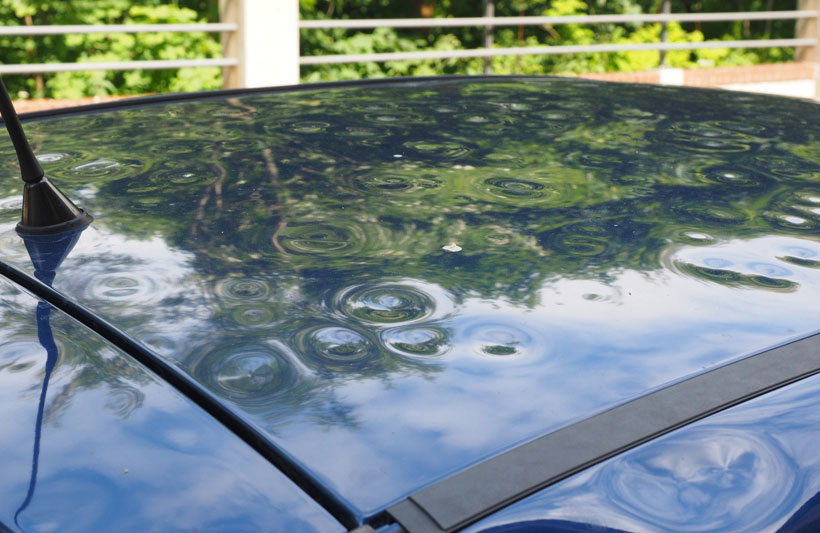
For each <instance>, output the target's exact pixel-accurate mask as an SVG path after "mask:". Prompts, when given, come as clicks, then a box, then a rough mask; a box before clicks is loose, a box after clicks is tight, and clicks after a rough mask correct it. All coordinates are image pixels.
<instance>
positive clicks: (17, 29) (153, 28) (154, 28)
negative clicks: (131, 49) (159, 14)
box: [0, 22, 238, 35]
mask: <svg viewBox="0 0 820 533" xmlns="http://www.w3.org/2000/svg"><path fill="white" fill-rule="evenodd" d="M237 29H238V26H237V25H236V24H234V23H229V22H220V23H216V22H215V23H210V24H78V25H73V26H0V35H65V34H76V33H159V32H171V33H183V32H196V31H204V32H223V31H224V32H232V31H237Z"/></svg>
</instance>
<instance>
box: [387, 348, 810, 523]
mask: <svg viewBox="0 0 820 533" xmlns="http://www.w3.org/2000/svg"><path fill="white" fill-rule="evenodd" d="M817 373H820V334H817V333H815V334H812V335H810V336H807V337H804V338H802V339H799V340H796V341H793V342H790V343H788V344H784V345H781V346H778V347H776V348H772V349H769V350H765V351H763V352H760V353H758V354H757V355H752V356H750V357H746V358H744V359H741V360H739V361H735V362H733V363H730V364H727V365H725V366H722V367H720V368H717V369H714V370H711V371H708V372H705V373H703V374H699V375H697V376H694V377H691V378H689V379H686V380H684V381H680V382H678V383H675V384H673V385H670V386H668V387H665V388H662V389H659V390H657V391H654V392H651V393H649V394H647V395H645V396H642V397H640V398H637V399H635V400H632V401H629V402H627V403H624V404H621V405H619V406H617V407H615V408H613V409H610V410H608V411H604V412H602V413H599V414H597V415H594V416H592V417H590V418H587V419H585V420H582V421H580V422H577V423H574V424H572V425H570V426H567V427H565V428H562V429H559V430H557V431H554V432H552V433H549V434H547V435H544V436H542V437H539V438H537V439H535V440H533V441H530V442H528V443H525V444H523V445H521V446H518V447H516V448H513V449H511V450H509V451H507V452H504V453H502V454H500V455H497V456H495V457H492V458H490V459H488V460H486V461H484V462H481V463H478V464H476V465H474V466H472V467H470V468H468V469H466V470H464V471H462V472H459V473H457V474H454V475H452V476H450V477H448V478H445V479H443V480H442V481H439V482H438V483H434V484H433V485H430V486H428V487H425V488H423V489H421V490H419V491H417V492H415V493H413V494H412V495H410V496H409V497H408V498H407V499H405V500H403V501H401V502H399V503H398V504H395V505H393V506H392V507H390V508H388V513H389V514H390V515H391V516H392V517H393V518H394V519H395V520H396V521H397V522H398V523H399V524H401V525H402V527H404V528H405V529H406V530H407V531H408V532H409V533H415V532H420V531H425V532H432V531H447V532H449V531H454V530H456V529H459V528H462V527H465V526H468V525H470V524H472V523H474V522H476V521H477V520H479V519H481V518H483V517H485V516H487V515H489V514H491V513H493V512H495V511H497V510H499V509H501V508H503V507H506V506H508V505H510V504H511V503H514V502H516V501H518V500H521V499H522V498H524V497H526V496H529V495H530V494H533V493H534V492H537V491H539V490H541V489H544V488H545V487H548V486H550V485H552V484H554V483H557V482H558V481H561V480H563V479H565V478H567V477H569V476H571V475H573V474H576V473H578V472H580V471H582V470H584V469H586V468H589V467H590V466H593V465H595V464H597V463H600V462H601V461H604V460H606V459H608V458H610V457H613V456H616V455H618V454H620V453H623V452H625V451H627V450H630V449H632V448H634V447H636V446H639V445H640V444H643V443H645V442H648V441H650V440H653V439H655V438H658V437H660V436H662V435H665V434H667V433H669V432H671V431H674V430H675V429H678V428H680V427H683V426H686V425H688V424H691V423H693V422H695V421H698V420H701V419H703V418H706V417H708V416H710V415H712V414H715V413H717V412H719V411H723V410H724V409H727V408H729V407H732V406H735V405H738V404H740V403H743V402H745V401H747V400H750V399H752V398H755V397H757V396H760V395H762V394H765V393H767V392H770V391H772V390H775V389H778V388H781V387H783V386H785V385H788V384H791V383H794V382H796V381H799V380H801V379H804V378H806V377H809V376H811V375H814V374H817Z"/></svg>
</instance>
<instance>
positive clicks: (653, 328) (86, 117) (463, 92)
mask: <svg viewBox="0 0 820 533" xmlns="http://www.w3.org/2000/svg"><path fill="white" fill-rule="evenodd" d="M27 133H28V135H29V136H30V137H31V138H32V140H33V142H34V144H35V147H36V148H37V153H38V157H39V158H40V160H41V162H42V164H43V166H44V169H45V171H46V174H47V175H48V176H49V178H50V179H51V180H52V181H54V182H56V183H58V184H59V185H60V187H61V188H62V189H63V190H64V192H66V193H68V195H69V196H71V197H72V198H73V199H74V200H75V201H76V202H77V203H79V204H81V205H82V206H83V207H84V208H86V209H87V210H88V211H89V212H90V213H92V214H93V215H94V217H95V219H96V220H95V222H94V224H93V225H92V226H91V227H90V228H89V229H88V230H86V231H85V232H84V233H83V234H82V236H81V238H80V241H79V243H78V244H77V247H76V249H75V250H74V251H73V252H72V254H71V255H70V256H69V258H68V259H67V260H66V261H65V263H64V264H63V265H62V267H61V269H60V272H59V275H58V277H57V280H56V282H55V287H56V288H57V289H58V290H59V291H61V292H62V293H64V294H66V295H68V296H70V297H71V298H73V299H74V300H76V301H77V302H79V303H81V304H83V305H85V306H86V307H88V308H89V309H90V310H92V311H93V312H95V313H97V314H98V315H99V316H101V317H102V318H104V319H105V320H107V321H109V322H110V323H112V324H113V325H114V326H116V327H117V328H119V329H120V330H122V331H123V332H125V333H126V334H128V335H129V336H131V337H132V338H133V339H135V340H137V341H138V342H140V343H142V344H143V345H144V346H145V347H147V348H148V349H150V350H152V351H154V352H156V354H158V355H159V356H161V357H162V358H164V360H165V361H167V362H169V363H171V364H172V365H175V366H176V367H177V368H179V369H180V370H181V371H183V372H184V373H186V374H187V375H188V376H190V377H192V378H193V379H195V380H196V381H198V382H199V383H200V384H201V385H202V386H203V387H204V388H205V389H206V390H207V391H208V392H209V394H212V395H213V396H214V397H215V398H218V399H219V401H220V402H222V404H223V405H224V406H225V407H226V408H227V409H229V410H230V411H232V412H233V413H234V414H235V415H236V416H238V417H240V418H241V419H242V420H243V421H244V422H245V423H246V424H248V425H249V426H250V427H251V428H253V430H254V431H256V432H258V434H260V435H262V436H264V439H265V440H266V445H269V446H271V447H272V448H273V449H274V450H276V453H278V454H280V455H281V456H282V457H283V458H284V460H285V461H286V462H288V464H291V465H293V468H294V469H295V470H296V471H298V472H301V473H302V474H301V475H303V476H304V477H305V478H307V479H309V480H311V482H313V483H315V484H317V485H318V486H320V487H322V490H323V491H325V492H326V493H327V495H328V497H329V498H330V499H332V500H334V501H336V502H338V505H339V506H340V507H341V508H343V509H345V510H346V512H347V513H349V515H350V516H353V517H354V518H355V520H356V521H361V520H364V519H368V518H371V517H374V516H377V515H378V514H379V513H381V512H383V511H384V509H386V508H387V507H389V506H390V505H392V504H395V503H396V502H399V501H401V500H402V499H404V498H405V497H407V496H408V495H409V494H411V493H414V492H415V491H417V490H419V489H421V488H423V487H425V486H428V485H430V484H432V483H434V482H436V481H439V480H441V479H443V478H445V477H447V476H448V475H451V474H453V473H456V472H459V471H461V470H463V469H465V468H468V467H470V466H472V465H475V464H476V463H478V462H480V461H482V460H485V459H487V458H489V457H493V456H496V455H497V454H499V453H501V452H503V451H505V450H508V449H510V448H512V447H515V446H516V445H519V444H521V443H523V442H527V441H530V440H532V439H535V438H537V437H539V436H542V435H545V434H547V433H549V432H551V431H555V430H557V429H559V428H562V427H565V426H567V425H569V424H571V423H573V422H576V421H579V420H582V419H586V418H588V417H590V416H591V415H594V414H596V413H600V412H603V411H606V410H608V409H611V408H612V407H614V406H616V405H619V404H622V403H624V402H627V401H629V400H633V399H635V398H638V397H641V396H643V395H645V394H647V393H649V392H651V391H654V390H657V389H659V388H661V387H663V386H666V385H669V384H672V383H675V382H678V381H680V380H683V379H685V378H687V377H691V376H695V375H698V374H700V373H703V372H704V371H706V370H709V369H713V368H716V367H719V366H721V365H724V364H727V363H729V362H732V361H736V360H738V359H740V358H743V357H744V356H747V355H749V354H752V353H755V352H758V351H760V350H763V349H766V348H770V347H773V346H777V345H780V344H783V343H785V342H787V341H790V340H794V339H797V338H800V337H803V336H805V335H808V334H810V333H813V332H815V331H816V330H817V329H818V320H817V313H816V311H815V310H816V302H817V301H818V296H820V284H818V283H817V280H818V267H820V241H818V239H817V227H818V224H820V185H818V179H820V138H819V136H820V108H818V107H817V106H816V105H815V104H812V103H808V102H801V101H795V100H785V99H778V98H771V97H763V96H751V95H739V94H736V93H721V92H716V91H687V90H681V89H672V88H664V87H645V86H635V85H608V84H600V83H594V82H587V81H578V80H568V79H517V80H514V79H484V80H465V79H457V80H437V81H419V82H411V83H398V84H389V83H387V84H383V85H365V86H359V87H324V88H323V87H318V88H309V89H303V90H298V91H270V92H259V93H249V94H228V95H211V96H209V97H207V98H202V99H198V100H193V101H176V102H174V101H171V102H154V103H151V104H150V105H141V106H134V107H123V108H118V109H113V110H109V111H105V112H102V111H100V112H97V113H93V114H79V115H66V116H63V117H54V118H49V119H44V120H38V121H35V122H31V123H29V124H28V125H27ZM0 155H3V156H7V157H11V152H10V147H7V146H6V145H3V146H2V147H0ZM2 172H3V173H4V174H6V176H5V179H3V180H2V182H3V183H4V184H6V185H4V187H5V188H6V189H5V190H4V191H3V195H2V197H3V198H2V199H0V205H2V206H3V207H4V208H5V209H4V210H3V211H0V220H2V221H3V222H4V224H5V225H4V229H5V233H4V234H3V235H2V237H0V239H1V240H0V249H2V254H3V258H4V260H5V261H7V262H10V263H12V264H14V265H17V266H18V267H20V268H23V269H28V270H31V266H30V263H29V258H28V255H27V253H26V250H25V248H24V247H23V245H22V243H21V241H20V240H19V238H18V237H17V236H16V235H15V234H14V231H13V227H14V223H15V222H16V221H17V219H18V217H19V214H18V212H17V209H18V204H17V202H18V200H17V198H18V197H19V193H20V189H19V187H18V185H17V181H16V180H15V178H14V177H13V174H14V169H13V168H9V167H6V168H4V169H2Z"/></svg>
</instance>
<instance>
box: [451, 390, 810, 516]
mask: <svg viewBox="0 0 820 533" xmlns="http://www.w3.org/2000/svg"><path fill="white" fill-rule="evenodd" d="M818 393H820V378H818V377H817V376H815V377H812V378H808V379H806V380H804V381H801V382H798V383H796V384H793V385H790V386H787V387H785V388H783V389H779V390H777V391H775V392H773V393H769V394H767V395H764V396H762V397H759V398H756V399H754V400H751V401H749V402H747V403H744V404H741V405H739V406H736V407H733V408H731V409H729V410H727V411H723V412H721V413H718V414H716V415H713V416H711V417H709V418H707V419H704V420H701V421H698V422H696V423H694V424H692V425H689V426H686V427H684V428H682V429H679V430H676V431H674V432H672V433H670V434H668V435H666V436H664V437H661V438H659V439H656V440H654V441H652V442H649V443H647V444H644V445H641V446H639V447H637V448H635V449H633V450H631V451H628V452H626V453H623V454H621V455H619V456H617V457H614V458H612V459H609V460H607V461H605V462H603V463H601V464H598V465H596V466H593V467H592V468H590V469H588V470H586V471H584V472H582V473H580V474H578V475H575V476H573V477H570V478H569V479H567V480H564V481H562V482H559V483H557V484H555V485H553V486H552V487H549V488H547V489H545V490H543V491H540V492H539V493H537V494H535V495H533V496H530V497H528V498H526V499H524V500H522V501H520V502H519V503H517V504H514V505H512V506H510V507H508V508H507V509H505V510H503V511H501V512H500V513H498V514H497V515H495V516H493V517H491V518H488V519H486V520H483V521H482V522H479V523H478V524H476V525H475V526H473V527H471V528H469V529H468V530H467V531H471V532H476V531H483V530H485V529H490V528H492V527H498V526H502V525H504V524H510V523H515V522H519V521H533V520H568V521H572V522H576V523H578V524H594V525H599V526H607V527H615V528H619V529H623V530H625V531H668V530H670V529H671V530H683V529H685V530H687V531H740V530H742V531H775V530H779V528H780V527H782V526H783V524H784V523H785V522H786V521H787V520H789V519H790V517H795V516H797V515H798V514H799V512H800V510H801V508H802V507H803V506H804V505H806V504H807V502H808V501H809V500H810V499H811V498H813V497H815V496H816V494H817V491H818V486H820V461H818V457H817V453H816V449H817V446H816V443H817V439H818V438H820V430H818V428H820V399H818V398H820V394H818ZM579 527H582V526H579Z"/></svg>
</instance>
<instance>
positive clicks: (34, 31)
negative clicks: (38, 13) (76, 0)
mask: <svg viewBox="0 0 820 533" xmlns="http://www.w3.org/2000/svg"><path fill="white" fill-rule="evenodd" d="M238 29H239V28H238V25H237V24H234V23H212V24H108V25H87V26H80V25H77V26H2V27H0V36H4V35H25V36H28V35H31V36H34V35H69V34H89V33H160V32H170V33H191V32H211V33H214V32H223V33H230V32H236V31H238ZM237 64H238V59H236V58H231V57H222V58H210V59H154V60H146V61H86V62H80V63H28V64H12V65H0V74H37V73H53V72H76V71H84V70H134V69H173V68H183V67H233V66H236V65H237Z"/></svg>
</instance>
